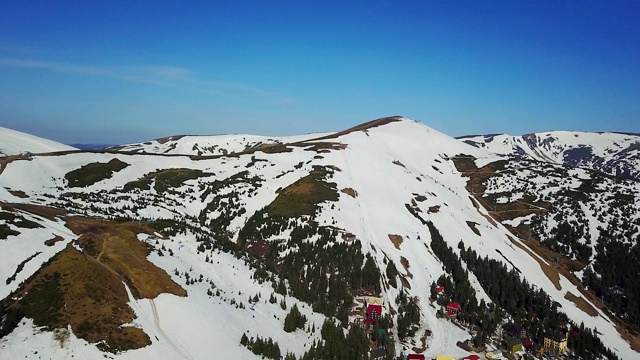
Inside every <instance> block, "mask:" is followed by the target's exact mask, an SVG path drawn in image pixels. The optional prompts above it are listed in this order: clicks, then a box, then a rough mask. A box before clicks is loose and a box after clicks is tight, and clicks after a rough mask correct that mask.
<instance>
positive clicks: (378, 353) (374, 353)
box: [369, 348, 387, 360]
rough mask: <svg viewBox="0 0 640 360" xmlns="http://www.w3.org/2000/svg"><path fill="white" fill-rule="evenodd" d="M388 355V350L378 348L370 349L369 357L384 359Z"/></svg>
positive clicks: (374, 359) (376, 359) (372, 359)
mask: <svg viewBox="0 0 640 360" xmlns="http://www.w3.org/2000/svg"><path fill="white" fill-rule="evenodd" d="M385 356H387V350H385V349H384V348H377V349H373V350H371V351H369V359H371V360H382V359H384V357H385Z"/></svg>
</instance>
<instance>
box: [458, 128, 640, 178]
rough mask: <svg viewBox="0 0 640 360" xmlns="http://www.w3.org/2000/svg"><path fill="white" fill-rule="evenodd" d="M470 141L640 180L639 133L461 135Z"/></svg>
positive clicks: (497, 150)
mask: <svg viewBox="0 0 640 360" xmlns="http://www.w3.org/2000/svg"><path fill="white" fill-rule="evenodd" d="M460 139H461V140H462V141H464V142H465V143H467V144H470V145H473V146H477V147H480V148H484V149H487V150H489V151H491V152H495V153H498V154H503V155H509V156H520V157H525V158H530V159H536V160H540V161H545V162H552V163H556V164H565V165H569V166H573V167H583V168H588V169H593V170H597V171H600V172H603V173H605V174H610V175H614V176H618V177H621V178H625V179H635V180H640V135H639V134H625V133H585V132H574V131H551V132H547V133H536V134H527V135H522V136H511V135H504V134H502V135H482V136H470V137H463V138H460Z"/></svg>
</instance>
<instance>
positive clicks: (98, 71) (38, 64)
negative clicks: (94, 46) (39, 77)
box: [0, 59, 108, 75]
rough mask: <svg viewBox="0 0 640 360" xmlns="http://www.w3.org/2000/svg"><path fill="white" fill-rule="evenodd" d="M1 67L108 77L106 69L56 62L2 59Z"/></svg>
mask: <svg viewBox="0 0 640 360" xmlns="http://www.w3.org/2000/svg"><path fill="white" fill-rule="evenodd" d="M0 65H3V66H9V67H21V68H33V69H45V70H54V71H59V72H74V73H82V74H88V75H108V71H107V70H106V69H105V68H101V67H96V66H84V65H67V64H60V63H54V62H45V61H35V60H23V59H0Z"/></svg>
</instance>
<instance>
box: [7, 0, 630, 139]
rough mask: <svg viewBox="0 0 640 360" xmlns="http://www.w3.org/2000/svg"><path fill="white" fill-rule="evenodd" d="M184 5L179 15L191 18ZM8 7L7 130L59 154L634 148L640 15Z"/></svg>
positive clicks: (623, 11)
mask: <svg viewBox="0 0 640 360" xmlns="http://www.w3.org/2000/svg"><path fill="white" fill-rule="evenodd" d="M181 3H182V4H181ZM181 3H178V2H165V1H160V0H155V1H97V0H90V1H86V0H81V1H71V0H66V1H52V0H46V1H29V0H3V1H1V2H0V125H2V126H5V127H10V128H14V129H18V130H21V131H25V132H29V133H32V134H36V135H39V136H44V137H48V138H51V139H54V140H58V141H62V142H65V143H91V142H93V143H96V142H97V143H126V142H134V141H141V140H147V139H152V138H156V137H161V136H167V135H173V134H223V133H253V134H263V135H291V134H298V133H307V132H316V131H331V130H341V129H344V128H347V127H350V126H353V125H356V124H358V123H361V122H364V121H368V120H371V119H375V118H379V117H384V116H389V115H403V116H406V117H410V118H413V119H417V120H421V121H422V122H423V123H425V124H427V125H429V126H431V127H433V128H436V129H438V130H440V131H442V132H445V133H447V134H449V135H452V136H459V135H466V134H481V133H510V134H514V135H516V134H523V133H529V132H536V131H547V130H580V131H628V132H640V1H589V0H581V1H440V2H433V1H376V0H369V1H361V2H358V1H327V0H325V1H311V0H299V1H277V0H272V1H266V0H265V1H242V0H238V1H231V0H228V1H182V2H181Z"/></svg>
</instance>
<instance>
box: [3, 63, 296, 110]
mask: <svg viewBox="0 0 640 360" xmlns="http://www.w3.org/2000/svg"><path fill="white" fill-rule="evenodd" d="M0 66H4V67H13V68H29V69H42V70H50V71H56V72H63V73H76V74H85V75H89V76H101V77H110V78H114V79H119V80H121V81H128V82H135V83H143V84H152V85H159V86H177V85H182V86H188V87H190V88H192V89H193V90H196V91H204V92H207V93H211V94H215V95H218V96H234V95H233V93H235V92H241V93H244V94H253V95H255V96H259V97H262V98H264V99H266V100H268V101H270V102H273V101H276V102H278V103H281V104H283V103H284V104H287V103H291V102H292V101H293V99H291V98H290V97H288V96H285V95H283V94H279V93H275V92H271V91H268V90H265V89H262V88H260V87H256V86H252V85H247V84H243V83H237V82H217V81H209V80H204V79H198V78H196V77H195V76H193V72H192V71H191V70H189V69H185V68H181V67H174V66H145V67H120V68H117V67H106V66H97V65H80V64H65V63H57V62H49V61H39V60H30V59H12V58H4V59H2V58H0Z"/></svg>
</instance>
